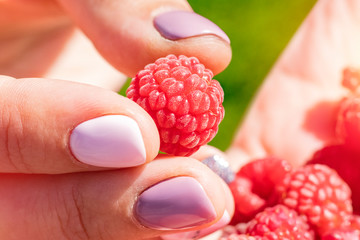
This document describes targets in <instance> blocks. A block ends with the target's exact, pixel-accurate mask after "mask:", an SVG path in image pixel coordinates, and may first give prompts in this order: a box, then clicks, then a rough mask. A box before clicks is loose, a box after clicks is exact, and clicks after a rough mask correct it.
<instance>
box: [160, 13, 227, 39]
mask: <svg viewBox="0 0 360 240" xmlns="http://www.w3.org/2000/svg"><path fill="white" fill-rule="evenodd" d="M154 26H155V28H156V29H157V30H158V32H159V33H160V34H161V35H162V36H163V37H164V38H167V39H170V40H179V39H183V38H189V37H194V36H201V35H215V36H217V37H219V38H221V39H223V40H224V41H225V42H227V43H230V39H229V37H228V36H227V35H226V33H225V32H224V31H223V30H222V29H221V28H219V27H218V26H217V25H216V24H215V23H213V22H212V21H210V20H209V19H207V18H205V17H203V16H201V15H199V14H196V13H194V12H187V11H170V12H165V13H162V14H160V15H158V16H156V17H155V19H154Z"/></svg>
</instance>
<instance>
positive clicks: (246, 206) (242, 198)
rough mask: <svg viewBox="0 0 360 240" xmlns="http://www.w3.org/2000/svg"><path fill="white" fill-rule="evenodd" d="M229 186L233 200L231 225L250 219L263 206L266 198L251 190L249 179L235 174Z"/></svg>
mask: <svg viewBox="0 0 360 240" xmlns="http://www.w3.org/2000/svg"><path fill="white" fill-rule="evenodd" d="M229 188H230V190H231V193H232V195H233V197H234V202H235V209H234V216H233V218H232V220H231V224H232V225H236V224H238V223H240V222H247V221H249V220H251V219H252V218H253V217H254V216H255V215H256V214H257V213H258V212H260V211H261V210H263V209H264V208H265V206H266V200H265V199H262V198H261V197H259V196H258V195H256V194H255V193H253V192H252V190H251V189H252V183H251V181H250V180H249V179H247V178H244V177H241V176H239V175H237V176H236V177H235V179H234V181H232V182H231V183H230V184H229Z"/></svg>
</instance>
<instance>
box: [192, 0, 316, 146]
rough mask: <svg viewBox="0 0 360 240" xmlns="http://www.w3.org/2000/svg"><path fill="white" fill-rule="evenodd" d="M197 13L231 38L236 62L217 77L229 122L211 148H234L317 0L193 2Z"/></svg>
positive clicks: (219, 0) (223, 125) (209, 0)
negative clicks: (272, 73)
mask: <svg viewBox="0 0 360 240" xmlns="http://www.w3.org/2000/svg"><path fill="white" fill-rule="evenodd" d="M188 2H189V3H190V5H191V6H192V8H193V9H194V11H195V12H197V13H199V14H201V15H203V16H204V17H207V18H208V19H210V20H212V21H213V22H215V23H216V24H217V25H218V26H220V27H221V28H222V29H223V30H224V31H225V32H226V33H227V35H228V36H229V37H230V40H231V47H232V51H233V57H232V60H231V63H230V65H229V67H228V68H227V69H226V70H225V71H223V72H222V73H220V74H218V75H217V76H215V79H217V80H219V81H220V83H221V85H222V87H223V89H224V92H225V100H224V107H225V118H224V120H223V122H222V123H221V125H220V128H219V132H218V134H217V135H216V137H215V138H214V140H213V141H211V142H210V145H213V146H216V147H218V148H220V149H222V150H225V149H226V148H227V147H228V146H229V145H230V143H231V140H232V138H233V137H234V134H235V132H236V129H237V127H238V125H239V123H240V122H241V120H242V118H243V116H244V113H245V111H246V109H247V107H248V106H249V103H250V102H251V99H252V98H253V97H254V94H255V93H256V90H257V89H258V87H259V86H260V84H261V82H262V81H263V79H264V78H265V77H266V75H267V74H268V72H269V71H270V69H271V67H272V65H273V64H274V63H275V61H276V59H277V58H278V57H279V55H280V54H281V52H282V51H283V49H284V48H285V46H286V45H287V43H288V42H289V41H290V39H291V37H292V36H293V35H294V33H295V31H296V30H297V28H298V27H299V26H300V24H301V22H302V21H303V20H304V19H305V17H306V15H307V14H308V13H309V12H310V10H311V8H312V6H313V5H314V4H315V0H292V1H289V0H273V1H269V0H207V1H204V0H188Z"/></svg>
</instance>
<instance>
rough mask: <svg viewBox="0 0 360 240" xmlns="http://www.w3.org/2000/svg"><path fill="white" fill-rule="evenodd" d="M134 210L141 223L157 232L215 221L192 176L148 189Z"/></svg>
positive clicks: (214, 215)
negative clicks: (157, 230) (158, 230)
mask: <svg viewBox="0 0 360 240" xmlns="http://www.w3.org/2000/svg"><path fill="white" fill-rule="evenodd" d="M134 211H135V216H136V217H137V219H138V220H139V222H140V223H141V224H143V225H144V226H147V227H150V228H154V229H160V230H169V229H184V228H189V227H194V226H198V225H202V224H205V223H208V222H210V221H213V220H214V219H215V218H216V212H215V208H214V206H213V205H212V203H211V201H210V199H209V198H208V197H207V195H206V193H205V191H204V189H203V187H202V186H201V185H200V183H199V182H198V181H196V180H195V179H194V178H192V177H175V178H171V179H168V180H165V181H162V182H160V183H158V184H156V185H154V186H152V187H150V188H148V189H147V190H145V191H144V192H143V193H142V194H141V195H140V196H139V198H138V200H137V202H136V204H135V209H134Z"/></svg>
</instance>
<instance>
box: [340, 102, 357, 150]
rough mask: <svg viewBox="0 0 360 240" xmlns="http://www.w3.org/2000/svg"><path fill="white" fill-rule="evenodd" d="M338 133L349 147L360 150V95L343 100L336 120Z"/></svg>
mask: <svg viewBox="0 0 360 240" xmlns="http://www.w3.org/2000/svg"><path fill="white" fill-rule="evenodd" d="M336 135H337V137H338V139H339V140H340V141H341V142H343V143H344V144H345V145H346V146H347V147H349V148H351V149H353V150H356V151H360V148H359V142H360V97H359V96H352V97H348V98H345V99H344V100H342V102H341V104H340V108H339V112H338V117H337V121H336Z"/></svg>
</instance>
